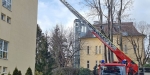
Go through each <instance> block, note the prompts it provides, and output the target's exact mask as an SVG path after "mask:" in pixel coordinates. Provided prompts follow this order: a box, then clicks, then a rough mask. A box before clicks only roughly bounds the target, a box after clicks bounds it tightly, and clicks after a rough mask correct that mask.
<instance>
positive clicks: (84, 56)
mask: <svg viewBox="0 0 150 75" xmlns="http://www.w3.org/2000/svg"><path fill="white" fill-rule="evenodd" d="M94 27H95V28H97V29H98V30H101V28H103V31H104V32H105V33H108V31H107V30H108V26H107V24H103V25H102V27H100V25H99V24H94ZM118 27H119V25H118V24H117V23H114V27H113V43H114V44H115V46H116V47H118V48H120V47H119V45H118V43H117V37H118V33H119V29H118ZM121 27H122V29H121V31H122V36H123V40H122V43H123V50H122V51H123V52H124V54H125V55H127V56H128V57H130V58H131V59H132V60H133V61H134V62H135V63H137V64H138V62H137V58H136V55H135V51H134V49H133V46H132V45H131V39H134V40H137V39H139V43H140V44H139V45H141V46H140V48H142V45H143V39H144V38H145V35H143V34H141V33H139V32H138V31H137V30H136V28H135V27H134V26H133V22H125V23H122V26H121ZM85 28H86V29H85ZM85 28H84V27H83V25H82V27H81V28H80V29H81V32H80V33H82V35H80V36H81V37H80V43H82V44H80V54H79V55H80V63H79V64H80V67H84V68H89V69H90V70H93V68H94V66H95V65H96V64H97V65H98V64H99V63H100V61H101V60H104V57H105V56H104V45H103V43H102V42H101V41H100V40H99V39H98V38H96V37H95V36H94V35H93V34H92V33H91V32H90V31H89V30H88V28H87V27H85ZM85 30H86V31H85ZM106 35H107V34H106ZM140 50H142V49H140ZM141 52H144V51H140V53H141ZM143 54H144V53H143ZM113 56H114V60H115V61H117V58H116V56H115V54H113ZM107 57H108V56H107Z"/></svg>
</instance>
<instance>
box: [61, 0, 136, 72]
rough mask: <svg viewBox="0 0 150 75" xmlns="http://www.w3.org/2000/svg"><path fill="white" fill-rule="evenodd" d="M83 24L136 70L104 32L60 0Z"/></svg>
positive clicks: (120, 59)
mask: <svg viewBox="0 0 150 75" xmlns="http://www.w3.org/2000/svg"><path fill="white" fill-rule="evenodd" d="M60 1H61V2H62V3H63V4H64V5H65V6H66V7H67V8H68V9H69V10H70V11H71V12H72V13H73V14H74V15H75V16H76V17H77V18H78V19H79V20H80V21H81V22H82V23H83V24H85V25H87V27H88V28H89V30H90V31H91V32H92V33H93V34H94V35H95V36H96V37H97V38H98V39H99V40H100V41H101V42H102V43H103V44H104V45H106V46H107V47H108V48H109V49H110V50H111V51H112V52H113V53H114V54H115V55H116V56H117V58H118V60H119V62H122V60H124V59H126V60H127V62H128V65H127V67H128V68H129V67H132V68H133V70H134V73H136V72H137V71H138V66H137V64H135V63H134V62H133V61H132V60H131V59H130V58H129V57H128V56H126V55H125V54H124V53H123V52H122V51H120V50H119V49H118V48H117V47H116V46H115V45H114V44H113V43H112V42H111V41H110V40H109V39H108V38H107V37H106V36H105V35H104V34H102V33H101V32H100V31H99V30H97V29H96V28H95V27H94V26H92V25H91V24H90V23H89V22H88V21H87V20H86V19H85V18H84V17H83V16H82V15H81V14H80V13H78V12H77V11H76V10H75V9H74V8H73V7H72V6H71V5H70V4H69V3H68V2H66V1H65V0H60Z"/></svg>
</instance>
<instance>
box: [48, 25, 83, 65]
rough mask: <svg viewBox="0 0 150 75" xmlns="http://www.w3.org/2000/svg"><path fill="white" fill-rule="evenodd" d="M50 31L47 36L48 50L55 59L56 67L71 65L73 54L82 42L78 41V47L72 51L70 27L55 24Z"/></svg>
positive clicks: (72, 34)
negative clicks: (65, 27)
mask: <svg viewBox="0 0 150 75" xmlns="http://www.w3.org/2000/svg"><path fill="white" fill-rule="evenodd" d="M68 29H70V28H68ZM51 32H52V33H51V34H50V36H49V37H50V39H49V44H50V46H49V50H50V52H51V54H52V55H53V58H54V59H55V62H56V64H55V65H56V67H57V68H60V67H67V66H73V58H74V55H75V53H77V52H78V51H79V50H81V49H82V45H83V44H84V43H83V42H80V44H79V47H78V48H76V49H77V50H76V51H74V49H75V47H74V43H75V40H74V33H73V29H72V28H71V29H70V30H67V29H64V28H63V26H62V25H56V27H55V28H54V29H53V30H52V31H51Z"/></svg>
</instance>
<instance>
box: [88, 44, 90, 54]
mask: <svg viewBox="0 0 150 75" xmlns="http://www.w3.org/2000/svg"><path fill="white" fill-rule="evenodd" d="M87 54H90V50H89V46H87Z"/></svg>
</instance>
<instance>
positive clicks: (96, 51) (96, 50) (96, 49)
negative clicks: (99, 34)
mask: <svg viewBox="0 0 150 75" xmlns="http://www.w3.org/2000/svg"><path fill="white" fill-rule="evenodd" d="M95 54H98V48H97V46H95Z"/></svg>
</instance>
